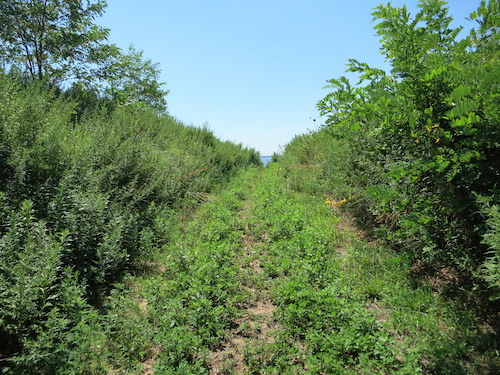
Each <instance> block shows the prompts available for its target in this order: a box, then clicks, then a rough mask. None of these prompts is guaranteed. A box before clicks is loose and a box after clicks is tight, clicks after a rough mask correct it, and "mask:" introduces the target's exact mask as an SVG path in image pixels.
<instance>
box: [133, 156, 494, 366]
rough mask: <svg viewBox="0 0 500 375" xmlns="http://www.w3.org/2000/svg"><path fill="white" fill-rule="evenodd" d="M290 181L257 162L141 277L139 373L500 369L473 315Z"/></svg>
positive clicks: (281, 172) (274, 167)
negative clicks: (473, 330) (145, 348)
mask: <svg viewBox="0 0 500 375" xmlns="http://www.w3.org/2000/svg"><path fill="white" fill-rule="evenodd" d="M292 186H294V185H291V184H290V182H289V180H288V178H287V171H286V170H285V169H283V168H282V167H281V166H280V165H278V164H271V166H270V167H268V168H265V169H253V170H249V171H246V172H244V173H242V174H241V175H240V176H239V177H238V178H236V179H235V180H234V181H233V182H232V183H231V184H230V186H229V187H228V188H227V189H225V190H224V191H223V192H221V193H220V194H217V196H213V197H211V198H210V199H208V201H207V202H206V203H204V204H202V205H201V207H200V209H199V210H198V211H197V212H196V214H195V216H194V217H193V218H192V219H191V220H189V221H185V223H188V222H189V223H188V224H187V225H184V226H182V227H179V231H178V232H177V233H172V234H171V236H172V243H171V245H169V246H168V247H166V248H165V249H164V250H163V251H162V252H161V253H159V254H158V257H157V259H155V260H154V263H155V264H157V265H159V267H158V268H159V270H158V275H157V277H155V278H154V279H151V278H146V279H143V280H142V281H141V282H139V283H137V284H138V285H139V287H137V289H138V290H137V295H140V296H141V299H140V301H139V304H141V306H142V310H143V311H144V310H147V311H146V313H147V314H146V315H147V319H148V322H149V323H148V324H149V329H150V330H153V332H151V338H152V344H151V345H150V347H149V352H147V354H146V355H145V356H144V358H145V362H144V364H145V365H144V366H142V368H143V372H142V374H150V373H151V371H153V372H154V373H155V374H214V375H215V374H408V375H409V374H419V373H422V374H431V373H432V374H488V373H494V372H492V371H491V370H492V369H493V367H492V366H494V364H493V365H491V364H487V363H482V362H481V361H480V360H477V358H476V357H474V355H475V354H474V352H472V351H470V352H466V351H465V350H464V346H463V342H464V337H463V335H464V332H465V331H463V330H462V328H461V327H463V326H464V325H465V324H470V320H468V319H470V317H469V316H467V314H464V313H463V312H461V310H460V309H459V307H458V306H454V305H452V304H451V303H450V302H449V301H444V300H442V299H441V297H440V296H438V295H435V294H433V291H432V290H431V289H430V288H427V287H424V286H418V287H416V286H415V285H412V283H411V280H409V278H408V273H407V272H406V271H407V266H406V265H405V263H404V259H402V258H401V257H398V256H397V255H395V254H394V253H393V252H391V251H390V250H388V249H386V248H384V247H382V246H379V245H378V244H377V243H376V242H367V241H365V240H364V239H363V238H361V237H360V235H359V232H358V233H357V232H356V231H355V230H354V229H353V228H352V226H351V225H349V224H347V223H346V222H345V221H344V220H341V219H340V218H339V216H338V212H337V211H335V208H334V207H332V206H331V205H330V204H328V202H325V201H327V199H326V198H327V197H325V196H318V195H315V194H308V193H305V192H300V191H297V189H292ZM144 301H147V303H145V302H144ZM145 305H147V308H146V309H145V308H144V306H145Z"/></svg>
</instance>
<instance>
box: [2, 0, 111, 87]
mask: <svg viewBox="0 0 500 375" xmlns="http://www.w3.org/2000/svg"><path fill="white" fill-rule="evenodd" d="M105 6H106V2H105V1H101V0H97V1H86V2H82V1H79V0H50V1H47V0H44V1H42V0H35V1H32V0H31V1H26V0H14V1H2V2H1V3H0V25H1V26H0V39H1V40H2V50H3V51H2V52H3V53H4V56H3V58H4V59H5V60H6V62H7V64H8V65H11V66H17V65H19V66H20V67H22V68H21V69H22V70H23V71H24V72H25V73H26V74H28V75H29V76H30V77H32V78H36V79H39V80H42V79H43V78H44V77H47V78H50V79H51V80H53V81H60V80H62V79H67V78H73V79H75V78H78V79H81V78H85V77H89V76H91V75H92V74H93V72H92V70H91V69H89V68H90V66H91V64H95V63H100V62H102V58H103V57H105V55H106V53H105V50H106V49H107V48H108V47H107V46H103V45H102V42H103V41H104V40H106V38H107V36H108V32H109V30H108V29H105V28H103V27H100V26H98V25H96V24H95V23H93V20H94V18H95V17H97V16H99V15H101V14H102V13H103V11H104V8H105Z"/></svg>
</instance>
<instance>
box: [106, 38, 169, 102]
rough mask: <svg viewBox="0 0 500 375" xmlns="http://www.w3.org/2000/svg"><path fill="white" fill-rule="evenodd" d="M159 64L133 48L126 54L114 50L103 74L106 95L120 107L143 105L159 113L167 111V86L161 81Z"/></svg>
mask: <svg viewBox="0 0 500 375" xmlns="http://www.w3.org/2000/svg"><path fill="white" fill-rule="evenodd" d="M159 76H160V69H159V64H158V63H153V62H152V61H151V60H150V59H145V58H144V57H143V52H142V51H137V50H136V49H135V48H134V47H133V46H130V47H129V50H128V52H127V53H123V52H122V51H121V50H117V51H115V53H114V54H113V57H112V58H111V59H110V60H109V63H108V66H107V67H106V69H105V74H104V83H103V84H104V87H105V88H104V94H105V96H106V97H108V98H110V99H112V100H113V101H115V102H116V103H118V104H120V105H124V104H131V103H144V104H146V105H148V106H150V107H152V108H155V109H156V110H158V111H159V112H165V111H166V110H167V101H166V100H165V96H166V95H167V94H168V90H164V89H163V86H164V83H162V82H159Z"/></svg>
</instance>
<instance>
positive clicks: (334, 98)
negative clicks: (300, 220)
mask: <svg viewBox="0 0 500 375" xmlns="http://www.w3.org/2000/svg"><path fill="white" fill-rule="evenodd" d="M445 5H446V2H445V1H441V0H420V2H419V8H420V10H419V11H418V12H417V14H415V16H413V17H412V16H411V15H410V14H409V12H408V10H407V8H406V7H394V6H392V5H390V4H387V5H380V6H378V7H377V8H375V11H374V13H373V15H374V18H375V20H376V21H377V24H376V27H375V28H376V30H377V32H378V34H379V36H380V37H381V43H382V46H381V52H382V53H383V54H384V55H385V56H386V57H387V59H388V61H389V62H390V63H391V66H392V69H391V71H390V72H383V71H381V70H378V69H373V68H370V67H369V66H368V65H367V64H364V63H360V62H357V61H355V60H351V61H350V68H349V71H352V72H357V73H359V74H360V83H363V85H358V86H352V85H351V84H350V83H349V81H348V80H347V79H345V78H340V79H334V80H330V81H329V83H330V86H328V87H329V88H330V89H332V90H333V91H332V92H331V93H330V94H328V95H327V96H326V97H325V98H324V99H323V100H322V101H320V102H319V103H318V108H319V109H320V111H321V113H322V114H323V115H326V116H327V117H328V119H327V125H328V127H329V130H330V131H331V133H332V134H334V135H335V136H336V137H340V138H342V139H343V140H345V141H347V142H349V143H350V148H351V149H352V150H354V151H353V153H352V156H351V157H352V159H351V163H352V166H351V169H352V170H356V171H357V173H358V175H359V176H358V182H359V184H360V185H361V186H363V187H364V188H365V193H366V198H367V199H368V200H369V202H370V210H371V211H372V213H374V214H375V215H378V216H379V219H378V220H383V217H390V218H391V221H392V222H391V223H390V225H389V227H390V233H389V234H388V238H390V239H392V240H393V241H395V243H397V244H398V245H399V246H400V247H401V248H404V249H406V250H408V252H409V253H411V255H412V257H414V258H418V259H422V260H427V261H428V262H430V263H432V264H434V265H436V264H448V265H449V264H452V265H455V266H457V267H458V268H460V269H462V270H465V271H468V272H470V273H471V274H474V273H476V271H477V270H478V269H480V264H482V263H484V262H485V261H486V262H488V259H485V247H484V246H483V245H481V241H482V236H484V234H485V228H486V225H485V218H484V216H482V215H481V214H480V211H481V202H480V201H479V200H478V197H479V196H481V197H487V200H488V201H489V202H490V203H491V205H495V204H498V203H499V198H498V197H499V191H498V181H499V179H500V164H499V160H500V154H499V151H498V150H499V145H500V137H499V132H498V129H499V127H498V118H499V109H498V108H499V105H498V104H499V103H498V82H499V80H498V72H499V71H500V69H499V68H500V67H499V60H498V56H499V49H498V30H499V27H500V2H499V0H489V1H488V2H486V1H483V2H482V3H481V5H480V7H479V9H478V11H477V12H474V13H473V14H472V15H471V18H472V19H474V20H476V21H477V22H478V28H477V30H475V29H474V30H472V31H471V33H470V35H469V36H468V37H466V38H464V39H463V40H458V35H459V32H460V31H461V28H451V26H450V23H451V21H452V18H451V17H450V16H449V15H448V13H447V9H446V7H445ZM359 166H363V168H359ZM484 199H485V198H483V200H484ZM381 217H382V218H381Z"/></svg>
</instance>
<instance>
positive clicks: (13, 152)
mask: <svg viewBox="0 0 500 375" xmlns="http://www.w3.org/2000/svg"><path fill="white" fill-rule="evenodd" d="M62 94H63V93H61V90H52V91H51V90H48V89H46V88H44V86H43V83H33V84H31V83H26V82H20V81H19V80H17V79H16V78H12V77H8V76H6V75H0V103H1V105H0V291H1V298H0V342H1V343H2V344H1V346H0V360H1V363H2V366H7V367H6V370H8V371H12V372H14V373H41V374H42V373H51V374H52V373H68V372H64V371H66V370H67V369H69V368H73V370H74V369H75V368H77V367H78V368H79V370H78V371H77V372H83V373H85V372H86V371H89V372H90V373H92V371H94V370H95V371H97V372H98V373H99V370H98V369H94V370H92V369H84V367H85V365H84V364H82V363H80V362H81V361H80V362H79V359H78V358H80V357H81V358H83V357H92V356H95V357H99V355H100V354H99V350H100V349H98V348H99V346H97V347H96V346H95V345H94V344H92V343H88V342H87V341H85V340H87V339H88V340H94V341H96V343H97V342H99V340H102V339H103V337H104V336H102V334H100V333H99V332H103V330H104V328H103V327H104V326H103V324H104V323H102V322H103V319H104V316H103V317H100V318H99V314H98V313H97V311H100V312H101V313H105V310H106V308H112V306H111V307H109V306H108V305H109V304H107V303H105V301H106V300H107V296H108V295H109V292H110V291H111V290H112V289H113V288H114V285H115V283H117V282H119V281H120V280H121V279H122V278H123V276H124V274H125V272H126V271H127V270H131V269H132V268H133V267H134V265H136V264H137V262H138V261H139V260H141V259H146V257H147V256H148V255H150V254H151V253H153V252H154V251H155V250H157V249H159V248H161V247H162V246H164V245H165V244H166V243H168V237H169V222H170V220H171V218H172V216H173V214H172V213H173V212H175V211H179V210H182V209H183V207H190V206H192V205H193V204H196V203H197V202H198V201H199V200H200V199H202V198H203V197H204V196H205V195H206V194H207V193H208V192H211V191H212V190H214V189H215V188H217V187H218V186H220V185H221V184H224V183H225V182H227V181H228V180H229V179H230V178H231V176H232V175H233V174H234V173H235V172H236V171H237V170H238V169H240V168H244V167H245V166H247V165H250V164H254V165H255V164H257V165H258V164H260V160H259V155H258V154H257V153H256V152H255V151H253V150H251V149H244V148H242V147H241V146H239V145H234V144H231V143H229V142H222V141H220V140H218V139H216V138H215V137H214V135H213V133H212V132H211V131H210V130H208V129H200V128H195V127H186V126H184V125H183V124H181V123H179V122H178V121H176V120H175V119H173V118H171V117H170V116H168V115H160V114H158V111H155V110H153V109H148V107H147V106H136V105H132V106H122V107H117V108H116V109H114V110H113V109H111V108H110V107H108V106H107V107H105V108H100V106H99V105H95V103H94V104H92V106H91V108H90V110H88V111H85V110H83V111H82V110H81V109H80V114H79V116H74V114H75V112H74V110H75V104H74V103H73V102H71V101H68V100H67V99H64V98H65V97H67V95H62ZM80 104H81V103H80ZM177 215H178V214H177ZM106 319H107V318H106ZM108 323H109V322H108ZM107 326H109V324H107ZM111 326H112V325H111ZM96 345H97V344H96ZM66 362H67V363H68V365H67V366H69V367H65V366H62V365H61V363H66ZM95 363H101V362H99V361H97V362H94V364H95ZM56 364H57V365H56ZM71 366H73V367H71ZM75 366H76V367H75ZM65 369H66V370H65ZM73 370H71V371H73ZM61 371H62V372H61ZM68 371H69V370H68Z"/></svg>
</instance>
